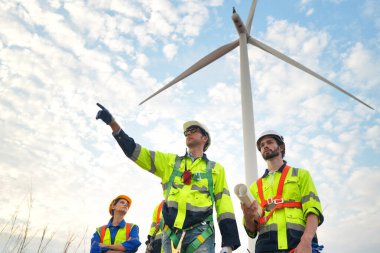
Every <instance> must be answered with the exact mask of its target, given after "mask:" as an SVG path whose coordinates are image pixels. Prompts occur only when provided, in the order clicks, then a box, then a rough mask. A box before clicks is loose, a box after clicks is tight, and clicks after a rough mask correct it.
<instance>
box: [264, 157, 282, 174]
mask: <svg viewBox="0 0 380 253" xmlns="http://www.w3.org/2000/svg"><path fill="white" fill-rule="evenodd" d="M285 166H286V161H285V160H284V163H283V164H282V165H281V167H280V168H279V169H278V170H276V171H278V172H280V173H282V171H283V170H284V168H285ZM268 174H269V170H268V169H265V172H264V175H263V177H266V176H268Z"/></svg>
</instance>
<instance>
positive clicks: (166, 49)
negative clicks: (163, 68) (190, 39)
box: [163, 44, 178, 60]
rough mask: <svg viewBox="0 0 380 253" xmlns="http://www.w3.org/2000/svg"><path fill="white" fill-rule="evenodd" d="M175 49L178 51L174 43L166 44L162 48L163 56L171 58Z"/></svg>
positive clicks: (174, 53)
mask: <svg viewBox="0 0 380 253" xmlns="http://www.w3.org/2000/svg"><path fill="white" fill-rule="evenodd" d="M177 51H178V47H177V46H176V45H175V44H167V45H165V46H164V48H163V52H164V54H165V57H166V58H167V59H168V60H171V59H173V57H174V56H175V55H176V54H177Z"/></svg>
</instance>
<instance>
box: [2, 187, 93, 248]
mask: <svg viewBox="0 0 380 253" xmlns="http://www.w3.org/2000/svg"><path fill="white" fill-rule="evenodd" d="M32 203H33V198H32V194H30V195H29V198H28V213H27V215H26V218H24V219H20V217H19V212H18V209H16V211H15V213H14V214H13V215H12V217H11V219H10V220H9V221H8V222H7V223H5V224H0V239H1V240H0V252H3V253H32V252H36V253H45V252H46V253H47V252H54V253H55V252H60V250H59V249H57V246H56V245H52V242H54V240H53V239H54V236H55V232H51V233H49V234H48V226H45V227H44V228H43V229H37V230H35V231H32V229H31V210H32ZM87 231H88V229H87V228H86V230H85V232H84V233H83V236H82V237H80V236H77V235H76V234H74V233H70V234H69V235H68V237H67V239H66V240H65V243H64V246H63V248H62V252H63V253H69V252H75V253H76V252H80V251H82V252H88V251H87V250H86V237H87ZM77 240H79V242H77V243H76V245H75V242H76V241H77ZM3 241H4V242H3ZM32 242H33V243H32ZM49 249H50V250H49Z"/></svg>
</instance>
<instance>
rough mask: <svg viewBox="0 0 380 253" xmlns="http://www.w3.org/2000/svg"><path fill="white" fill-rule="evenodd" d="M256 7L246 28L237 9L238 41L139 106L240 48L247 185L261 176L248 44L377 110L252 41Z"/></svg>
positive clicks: (219, 49) (235, 21) (180, 76)
mask: <svg viewBox="0 0 380 253" xmlns="http://www.w3.org/2000/svg"><path fill="white" fill-rule="evenodd" d="M256 4H257V1H256V0H253V1H252V4H251V8H250V10H249V15H248V18H247V26H245V25H244V23H243V22H242V20H241V18H240V16H239V15H238V14H237V12H236V11H235V9H233V13H232V20H233V22H234V24H235V27H236V30H237V32H238V34H239V39H237V40H235V41H233V42H230V43H228V44H225V45H223V46H221V47H219V48H218V49H216V50H214V51H212V52H211V53H209V54H208V55H206V56H205V57H203V58H202V59H200V60H199V61H198V62H196V63H195V64H193V65H192V66H191V67H189V68H188V69H187V70H185V71H184V72H182V73H181V74H180V75H179V76H177V77H176V78H174V79H173V80H172V81H170V82H169V83H168V84H166V85H165V86H164V87H162V88H161V89H159V90H158V91H156V92H155V93H153V94H152V95H150V96H149V97H148V98H146V99H145V100H143V101H142V102H141V103H140V105H141V104H143V103H144V102H146V101H147V100H149V99H151V98H152V97H154V96H156V95H157V94H159V93H161V92H162V91H164V90H166V89H167V88H169V87H171V86H172V85H174V84H176V83H177V82H179V81H181V80H183V79H184V78H186V77H187V76H189V75H191V74H193V73H195V72H196V71H198V70H200V69H201V68H203V67H205V66H207V65H208V64H210V63H212V62H213V61H215V60H217V59H219V58H220V57H222V56H223V55H225V54H227V53H228V52H230V51H232V50H233V49H235V48H236V47H238V46H240V82H241V101H242V119H243V143H244V161H245V181H246V184H247V185H250V184H251V183H252V182H254V181H256V180H257V174H258V172H257V157H256V150H255V140H256V137H255V128H254V116H253V103H252V91H251V78H250V72H249V62H248V51H247V44H248V43H249V44H251V45H253V46H256V47H258V48H260V49H262V50H264V51H265V52H268V53H270V54H272V55H274V56H276V57H277V58H279V59H281V60H283V61H285V62H287V63H289V64H291V65H293V66H294V67H296V68H299V69H300V70H302V71H304V72H306V73H309V74H310V75H312V76H314V77H316V78H318V79H319V80H321V81H323V82H325V83H326V84H328V85H330V86H332V87H334V88H335V89H337V90H339V91H340V92H342V93H344V94H346V95H347V96H349V97H351V98H353V99H355V100H356V101H357V102H359V103H361V104H363V105H365V106H366V107H368V108H370V109H372V110H374V108H372V107H371V106H369V105H368V104H366V103H365V102H363V101H362V100H360V99H359V98H357V97H355V96H354V95H352V94H351V93H349V92H348V91H346V90H344V89H343V88H341V87H339V86H338V85H336V84H334V83H332V82H330V81H329V80H327V79H326V78H324V77H322V76H321V75H319V74H317V73H316V72H314V71H313V70H311V69H309V68H307V67H305V66H304V65H302V64H301V63H299V62H297V61H295V60H293V59H292V58H290V57H288V56H286V55H285V54H282V53H280V52H279V51H277V50H275V49H273V48H272V47H270V46H268V45H266V44H264V43H263V42H260V41H259V40H257V39H255V38H253V37H252V36H251V35H250V31H251V26H252V20H253V16H254V13H255V9H256ZM249 248H250V249H252V246H251V245H250V246H249ZM251 252H252V251H251Z"/></svg>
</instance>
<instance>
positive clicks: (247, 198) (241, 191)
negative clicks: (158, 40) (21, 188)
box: [234, 184, 262, 220]
mask: <svg viewBox="0 0 380 253" xmlns="http://www.w3.org/2000/svg"><path fill="white" fill-rule="evenodd" d="M234 191H235V194H236V196H237V197H238V198H239V199H240V202H241V203H243V204H244V205H245V206H246V207H248V206H250V205H251V204H252V202H253V201H256V200H255V199H254V198H253V196H252V194H251V192H250V191H249V189H248V187H247V186H246V185H245V184H237V185H236V186H235V189H234ZM261 212H262V209H261V206H260V205H257V215H255V219H256V220H258V219H259V218H260V216H261Z"/></svg>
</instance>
